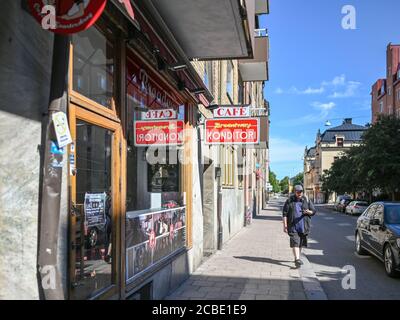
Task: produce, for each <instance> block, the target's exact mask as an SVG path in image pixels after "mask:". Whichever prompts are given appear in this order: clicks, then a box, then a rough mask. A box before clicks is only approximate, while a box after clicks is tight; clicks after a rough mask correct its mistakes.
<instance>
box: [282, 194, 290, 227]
mask: <svg viewBox="0 0 400 320" xmlns="http://www.w3.org/2000/svg"><path fill="white" fill-rule="evenodd" d="M288 212H289V200H286V202H285V204H284V206H283V210H282V217H283V221H282V222H283V232H285V233H287V232H288V229H287V215H288Z"/></svg>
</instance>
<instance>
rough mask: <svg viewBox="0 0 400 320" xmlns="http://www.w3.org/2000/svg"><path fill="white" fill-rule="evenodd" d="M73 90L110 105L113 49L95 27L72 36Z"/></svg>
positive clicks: (111, 97)
mask: <svg viewBox="0 0 400 320" xmlns="http://www.w3.org/2000/svg"><path fill="white" fill-rule="evenodd" d="M72 39H73V45H74V62H73V89H74V91H76V92H79V93H80V94H82V95H84V96H85V97H87V98H89V99H91V100H93V101H95V102H97V103H99V104H101V105H102V106H104V107H107V108H112V103H113V91H114V48H113V45H112V43H111V42H110V41H108V39H107V37H106V36H105V35H104V34H103V33H102V32H101V31H99V30H98V29H97V28H96V27H93V28H90V29H88V30H86V31H84V32H80V33H77V34H75V35H74V36H73V38H72Z"/></svg>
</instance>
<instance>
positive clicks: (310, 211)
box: [307, 200, 317, 217]
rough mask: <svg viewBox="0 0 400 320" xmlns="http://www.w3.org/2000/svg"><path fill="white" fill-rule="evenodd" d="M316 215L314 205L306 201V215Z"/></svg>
mask: <svg viewBox="0 0 400 320" xmlns="http://www.w3.org/2000/svg"><path fill="white" fill-rule="evenodd" d="M316 213H317V210H316V209H315V207H314V203H313V202H312V201H311V200H308V210H307V214H308V215H309V216H310V217H313V216H315V214H316Z"/></svg>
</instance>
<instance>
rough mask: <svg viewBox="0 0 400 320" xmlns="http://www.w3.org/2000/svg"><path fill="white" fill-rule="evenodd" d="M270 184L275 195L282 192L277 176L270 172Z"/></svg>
mask: <svg viewBox="0 0 400 320" xmlns="http://www.w3.org/2000/svg"><path fill="white" fill-rule="evenodd" d="M269 183H270V184H271V185H272V188H273V189H272V191H273V192H275V193H278V192H281V187H280V185H279V181H278V179H277V178H276V174H275V173H274V172H272V171H271V169H270V170H269Z"/></svg>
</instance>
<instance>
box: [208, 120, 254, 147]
mask: <svg viewBox="0 0 400 320" xmlns="http://www.w3.org/2000/svg"><path fill="white" fill-rule="evenodd" d="M205 130H206V134H205V135H206V141H205V143H206V144H210V145H215V144H217V145H218V144H226V145H233V144H253V145H254V144H259V143H260V122H259V119H258V118H242V119H207V120H206V121H205Z"/></svg>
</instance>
